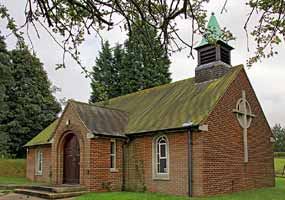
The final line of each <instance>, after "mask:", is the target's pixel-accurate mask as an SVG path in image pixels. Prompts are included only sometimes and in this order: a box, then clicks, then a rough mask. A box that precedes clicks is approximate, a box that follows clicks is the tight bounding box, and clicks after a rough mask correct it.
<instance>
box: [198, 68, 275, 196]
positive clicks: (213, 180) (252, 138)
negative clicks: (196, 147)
mask: <svg viewBox="0 0 285 200" xmlns="http://www.w3.org/2000/svg"><path fill="white" fill-rule="evenodd" d="M242 90H245V92H246V98H247V100H248V102H249V103H250V105H251V109H252V112H253V114H255V115H256V117H255V118H254V119H253V120H252V123H251V126H250V128H249V129H248V154H249V161H248V163H247V164H245V163H244V154H243V129H242V128H241V126H240V125H239V123H238V120H237V118H236V114H235V113H233V109H234V108H235V107H236V103H237V101H238V99H239V98H241V95H242ZM204 123H205V124H207V125H208V127H209V131H208V132H201V133H200V134H202V136H203V158H204V162H203V192H204V194H203V195H204V196H212V195H217V194H223V193H230V192H236V191H241V190H247V189H253V188H261V187H272V186H274V184H275V182H274V156H273V143H271V142H270V137H271V135H272V133H271V129H270V127H269V125H268V123H267V120H266V118H265V116H264V114H263V111H262V109H261V107H260V104H259V102H258V100H257V98H256V95H255V93H254V90H253V88H252V87H251V85H250V82H249V80H248V78H247V75H246V73H245V71H244V70H242V71H241V72H240V73H239V75H238V76H237V78H236V79H235V80H234V81H233V83H232V84H231V85H230V86H229V88H228V89H227V91H226V93H225V94H224V96H223V97H222V98H221V99H220V100H219V102H218V103H217V105H216V106H215V108H214V110H213V111H212V112H211V113H210V115H209V117H208V119H207V120H206V121H205V122H204Z"/></svg>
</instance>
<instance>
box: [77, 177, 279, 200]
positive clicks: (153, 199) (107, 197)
mask: <svg viewBox="0 0 285 200" xmlns="http://www.w3.org/2000/svg"><path fill="white" fill-rule="evenodd" d="M284 195H285V179H282V178H276V187H274V188H263V189H257V190H250V191H245V192H238V193H233V194H228V195H221V196H216V197H211V198H191V200H242V199H243V200H247V199H248V200H284ZM187 199H188V200H189V198H186V197H178V196H171V195H164V194H158V193H147V192H146V193H138V192H110V193H89V194H86V195H83V196H80V197H77V198H75V200H187Z"/></svg>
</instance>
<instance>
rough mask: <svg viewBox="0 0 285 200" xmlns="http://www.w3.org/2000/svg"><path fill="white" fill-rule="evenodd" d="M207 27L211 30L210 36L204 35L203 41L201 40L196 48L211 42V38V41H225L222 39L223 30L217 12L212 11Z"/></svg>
mask: <svg viewBox="0 0 285 200" xmlns="http://www.w3.org/2000/svg"><path fill="white" fill-rule="evenodd" d="M207 29H208V30H210V31H209V33H208V34H209V35H208V37H206V36H203V38H202V41H201V42H200V44H199V45H198V46H197V47H196V48H198V47H201V46H204V45H206V44H210V42H209V40H210V41H211V40H220V41H223V40H222V36H223V32H222V30H221V28H220V25H219V23H218V20H217V18H216V16H215V13H212V15H211V17H210V20H209V22H208V26H207ZM223 42H225V41H223ZM225 43H226V42H225Z"/></svg>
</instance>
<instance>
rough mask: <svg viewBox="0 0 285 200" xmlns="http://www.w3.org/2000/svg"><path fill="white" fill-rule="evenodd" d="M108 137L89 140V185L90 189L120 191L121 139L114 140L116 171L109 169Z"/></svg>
mask: <svg viewBox="0 0 285 200" xmlns="http://www.w3.org/2000/svg"><path fill="white" fill-rule="evenodd" d="M110 142H111V139H110V138H102V137H100V138H95V139H92V140H91V145H90V146H91V151H90V185H89V186H88V188H89V189H90V190H91V191H96V192H104V191H121V189H122V146H123V141H122V140H119V139H117V140H116V171H115V172H111V171H110V162H111V161H110V152H111V147H110Z"/></svg>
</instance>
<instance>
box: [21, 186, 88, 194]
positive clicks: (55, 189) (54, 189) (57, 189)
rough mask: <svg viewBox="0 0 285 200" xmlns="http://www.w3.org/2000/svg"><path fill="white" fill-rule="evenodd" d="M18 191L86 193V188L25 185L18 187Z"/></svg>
mask: <svg viewBox="0 0 285 200" xmlns="http://www.w3.org/2000/svg"><path fill="white" fill-rule="evenodd" d="M17 189H28V190H38V191H45V192H53V193H66V192H81V191H86V188H85V187H84V186H80V185H58V186H46V185H25V186H22V187H20V188H19V187H18V188H17Z"/></svg>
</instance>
